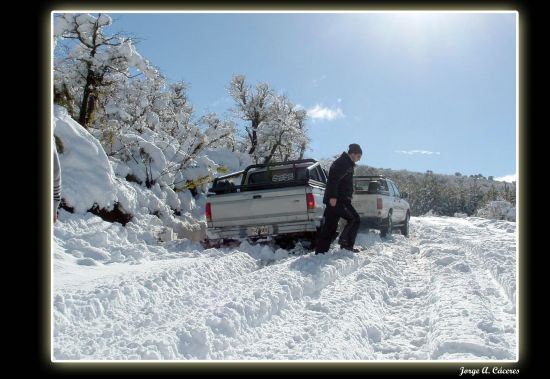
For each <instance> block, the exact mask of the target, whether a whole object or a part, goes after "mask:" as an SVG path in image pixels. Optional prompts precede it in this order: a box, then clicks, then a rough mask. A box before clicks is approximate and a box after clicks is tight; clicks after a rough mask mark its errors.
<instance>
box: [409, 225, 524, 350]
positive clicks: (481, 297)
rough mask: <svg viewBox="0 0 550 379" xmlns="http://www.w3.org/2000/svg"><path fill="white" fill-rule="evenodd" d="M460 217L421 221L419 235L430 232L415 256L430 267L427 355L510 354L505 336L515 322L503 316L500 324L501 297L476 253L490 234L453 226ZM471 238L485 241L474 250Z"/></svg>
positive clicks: (421, 241) (510, 346) (513, 329)
mask: <svg viewBox="0 0 550 379" xmlns="http://www.w3.org/2000/svg"><path fill="white" fill-rule="evenodd" d="M463 222H467V221H462V220H460V221H456V220H453V219H450V220H445V219H438V220H436V221H435V222H431V221H430V220H426V221H425V222H423V223H422V224H421V225H420V228H421V229H422V231H421V235H423V236H427V235H430V236H433V237H434V238H430V239H424V240H420V241H419V243H420V245H419V248H420V255H421V256H423V257H426V258H427V259H428V260H429V263H430V268H431V272H432V278H431V283H432V286H433V291H432V292H431V293H430V306H429V312H430V314H431V323H430V327H431V329H430V333H429V336H428V342H429V345H430V351H431V353H430V358H431V359H501V360H504V359H514V358H515V357H514V355H515V352H514V350H515V346H514V345H513V344H511V343H510V338H509V336H510V335H511V336H513V335H514V333H515V327H514V326H512V327H510V323H509V320H508V321H507V322H506V324H507V326H506V327H505V328H502V327H501V325H502V323H501V320H500V319H497V318H496V316H495V314H499V315H500V314H502V309H503V307H504V306H506V300H505V299H503V298H502V297H501V298H500V300H499V301H496V300H494V298H493V295H494V294H497V293H498V292H499V288H497V287H499V286H495V283H494V282H491V281H488V280H487V276H486V274H485V270H484V268H483V266H482V265H480V262H479V259H478V257H477V255H480V254H481V255H482V252H483V251H484V250H487V249H488V246H487V245H486V242H487V241H488V240H491V239H493V238H494V237H492V236H486V235H485V233H487V232H486V231H485V230H479V229H477V230H476V229H475V228H471V227H468V228H462V227H461V228H460V230H457V228H455V227H454V226H453V224H456V223H463ZM470 226H471V225H470ZM457 233H460V234H457ZM472 237H475V238H476V241H484V242H483V243H484V244H485V245H484V247H483V248H481V249H478V250H476V249H473V248H472V244H471V242H469V241H470V240H471V239H472ZM443 241H445V242H443ZM476 254H477V255H476ZM503 300H504V302H503ZM442 320H444V321H442ZM512 325H513V323H512Z"/></svg>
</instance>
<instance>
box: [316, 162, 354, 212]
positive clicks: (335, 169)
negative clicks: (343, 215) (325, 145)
mask: <svg viewBox="0 0 550 379" xmlns="http://www.w3.org/2000/svg"><path fill="white" fill-rule="evenodd" d="M354 167H355V162H353V161H352V160H351V158H350V156H349V155H348V154H347V153H346V152H343V153H342V155H340V157H338V158H337V159H336V160H335V161H334V162H332V165H331V166H330V170H329V172H328V180H327V188H326V189H325V196H324V198H323V203H325V204H328V203H329V199H330V198H332V197H335V198H337V199H338V200H339V201H343V202H346V203H349V202H351V197H352V195H353V169H354Z"/></svg>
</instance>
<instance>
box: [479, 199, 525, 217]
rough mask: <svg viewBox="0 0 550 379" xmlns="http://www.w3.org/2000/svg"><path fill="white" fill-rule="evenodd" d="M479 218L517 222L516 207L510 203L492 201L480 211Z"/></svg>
mask: <svg viewBox="0 0 550 379" xmlns="http://www.w3.org/2000/svg"><path fill="white" fill-rule="evenodd" d="M476 215H477V216H478V217H483V218H489V219H493V220H507V221H514V222H515V221H516V207H514V206H513V205H512V204H511V203H510V202H508V201H504V200H499V201H491V202H489V203H487V205H485V207H483V208H481V209H479V210H478V211H477V214H476Z"/></svg>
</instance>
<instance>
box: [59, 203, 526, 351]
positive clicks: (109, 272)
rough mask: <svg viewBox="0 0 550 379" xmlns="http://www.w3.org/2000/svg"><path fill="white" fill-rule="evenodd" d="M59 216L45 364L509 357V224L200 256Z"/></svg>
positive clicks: (414, 222)
mask: <svg viewBox="0 0 550 379" xmlns="http://www.w3.org/2000/svg"><path fill="white" fill-rule="evenodd" d="M144 230H145V226H139V225H135V224H132V223H129V224H128V225H127V227H126V228H125V227H122V226H120V225H118V224H111V223H107V222H104V221H103V220H101V219H100V218H98V217H96V216H93V215H91V214H89V213H88V214H86V215H85V216H84V217H83V216H82V215H73V214H70V213H67V212H65V211H61V212H60V217H59V221H58V222H57V223H56V224H55V227H54V236H53V247H54V249H53V250H54V252H53V267H52V270H53V288H52V292H53V294H52V295H53V296H52V309H53V317H52V326H53V331H52V338H53V339H52V355H53V359H54V360H57V361H58V360H158V359H164V360H224V361H225V360H410V359H412V360H488V359H496V360H516V359H517V320H516V307H515V304H516V224H515V223H514V222H509V221H501V220H488V219H482V218H475V217H469V218H450V217H416V218H412V219H411V236H410V238H408V239H407V238H404V237H403V236H401V235H399V234H396V235H393V236H392V237H390V238H389V239H387V240H384V239H381V238H380V237H379V234H378V232H374V231H371V232H370V233H369V232H366V231H362V232H360V234H359V236H358V239H357V245H358V247H360V249H361V252H360V253H356V254H354V253H351V252H347V251H342V250H339V249H337V248H336V247H334V248H333V249H331V250H330V251H329V253H327V254H326V255H322V256H315V255H313V253H312V252H309V251H303V250H301V249H300V248H299V247H298V248H296V249H294V251H290V252H289V251H286V250H282V249H278V250H274V249H273V248H272V247H269V246H262V245H249V244H248V243H246V242H244V243H243V244H241V246H240V247H238V248H224V249H207V250H202V248H201V246H200V244H198V243H196V242H192V241H190V240H187V239H180V240H175V241H169V242H164V243H162V242H156V241H155V239H154V238H153V237H152V235H153V234H152V235H151V236H149V235H148V234H147V233H146V232H144Z"/></svg>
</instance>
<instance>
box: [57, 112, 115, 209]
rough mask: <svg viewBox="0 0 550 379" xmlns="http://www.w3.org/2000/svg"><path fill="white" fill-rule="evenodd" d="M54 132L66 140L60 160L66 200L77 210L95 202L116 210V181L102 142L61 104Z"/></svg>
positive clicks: (89, 206)
mask: <svg viewBox="0 0 550 379" xmlns="http://www.w3.org/2000/svg"><path fill="white" fill-rule="evenodd" d="M54 134H55V135H56V136H57V137H58V138H59V139H60V140H61V142H62V143H63V153H61V152H60V154H59V161H60V163H61V175H62V181H63V182H62V189H61V197H62V198H63V199H64V200H65V203H66V204H67V205H68V206H70V207H73V208H74V210H75V212H76V213H85V212H86V211H87V210H88V209H90V208H92V206H93V205H94V204H98V205H99V206H100V207H101V208H107V209H112V207H113V206H114V203H115V202H116V201H117V188H116V180H115V175H114V172H113V169H112V167H111V165H110V164H109V159H108V158H107V155H106V154H105V151H104V150H103V148H102V147H101V144H100V143H99V141H98V140H97V139H95V138H94V137H93V136H92V135H91V134H90V133H89V132H88V131H87V130H86V129H84V128H83V127H82V126H81V125H80V124H78V123H77V122H76V121H74V120H73V119H72V118H71V117H70V116H69V115H68V113H67V110H66V109H65V108H63V107H60V106H55V108H54Z"/></svg>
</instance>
